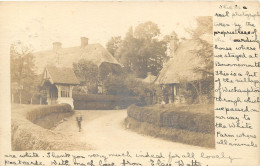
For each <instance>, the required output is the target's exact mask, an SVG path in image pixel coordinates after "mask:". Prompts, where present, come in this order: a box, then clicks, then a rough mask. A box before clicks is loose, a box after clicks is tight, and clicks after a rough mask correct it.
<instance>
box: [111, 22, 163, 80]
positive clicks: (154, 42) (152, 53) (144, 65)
mask: <svg viewBox="0 0 260 166" xmlns="http://www.w3.org/2000/svg"><path fill="white" fill-rule="evenodd" d="M159 35H160V29H159V27H158V26H157V24H155V23H153V22H150V21H149V22H145V23H141V24H139V25H138V26H137V27H136V28H135V30H133V28H132V27H130V28H129V31H128V32H127V33H126V36H125V38H124V40H123V41H122V42H121V44H120V47H119V48H118V51H116V55H115V56H116V57H118V60H119V61H120V62H121V63H122V64H123V65H124V67H125V68H126V70H127V71H128V72H133V73H135V74H136V76H137V77H145V76H146V75H147V73H148V72H151V73H152V74H154V75H157V74H158V72H159V71H160V70H161V69H162V65H163V60H164V58H165V57H166V49H167V45H166V43H165V41H164V40H159Z"/></svg>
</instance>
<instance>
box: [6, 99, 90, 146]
mask: <svg viewBox="0 0 260 166" xmlns="http://www.w3.org/2000/svg"><path fill="white" fill-rule="evenodd" d="M70 112H72V111H71V107H70V105H68V104H60V105H50V106H38V105H34V106H31V105H19V106H17V105H12V124H11V131H12V133H11V142H12V150H16V151H17V150H79V149H80V150H90V149H91V148H90V146H89V145H87V144H86V143H85V142H82V141H74V142H72V141H71V140H75V139H76V137H75V136H73V135H68V134H62V133H61V132H56V131H54V130H53V131H51V130H47V129H44V128H42V127H40V126H38V125H36V124H34V123H33V122H34V121H36V120H37V119H41V118H44V117H46V116H49V115H51V114H54V113H57V114H59V116H57V120H58V119H59V118H60V116H61V117H62V116H63V114H69V113H70ZM45 123H49V121H47V122H45ZM52 124H54V122H52ZM48 125H49V124H48ZM32 131H33V132H32Z"/></svg>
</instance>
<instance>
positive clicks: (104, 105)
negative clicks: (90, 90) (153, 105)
mask: <svg viewBox="0 0 260 166" xmlns="http://www.w3.org/2000/svg"><path fill="white" fill-rule="evenodd" d="M73 100H74V108H75V109H77V110H90V109H91V110H109V109H115V108H126V107H128V106H129V105H131V104H135V103H138V100H137V99H136V98H135V97H128V96H113V95H99V94H73Z"/></svg>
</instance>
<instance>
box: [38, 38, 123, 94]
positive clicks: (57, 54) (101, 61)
mask: <svg viewBox="0 0 260 166" xmlns="http://www.w3.org/2000/svg"><path fill="white" fill-rule="evenodd" d="M34 56H35V65H36V66H37V73H38V74H41V73H42V71H43V70H44V69H45V67H46V66H47V65H51V66H56V67H63V68H71V69H72V68H73V63H77V62H79V60H81V59H84V60H87V61H90V62H93V63H94V64H96V65H97V66H98V69H99V73H101V75H102V74H103V75H108V74H109V73H118V72H119V73H120V72H121V68H122V67H121V64H119V63H118V61H117V60H116V59H115V58H114V57H113V56H112V55H111V54H110V53H109V52H108V51H107V50H106V49H105V48H104V47H103V46H102V45H100V44H89V42H88V38H86V37H81V44H80V46H76V47H68V48H63V47H62V44H61V43H60V42H54V43H53V48H52V49H51V50H46V51H39V52H35V53H34ZM61 74H65V73H64V72H63V73H61ZM99 86H101V91H103V89H102V88H103V85H102V83H101V85H99ZM99 89H100V88H99Z"/></svg>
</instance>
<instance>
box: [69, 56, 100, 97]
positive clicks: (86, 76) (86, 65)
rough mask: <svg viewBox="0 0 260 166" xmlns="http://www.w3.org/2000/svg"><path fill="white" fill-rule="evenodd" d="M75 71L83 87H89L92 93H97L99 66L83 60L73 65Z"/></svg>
mask: <svg viewBox="0 0 260 166" xmlns="http://www.w3.org/2000/svg"><path fill="white" fill-rule="evenodd" d="M73 70H74V72H75V74H76V76H77V78H78V79H79V81H80V84H81V85H82V86H87V87H88V91H90V92H93V93H95V92H96V91H97V86H96V85H97V82H98V66H97V65H96V64H94V63H93V62H91V61H87V60H85V59H81V60H79V61H78V63H73Z"/></svg>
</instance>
